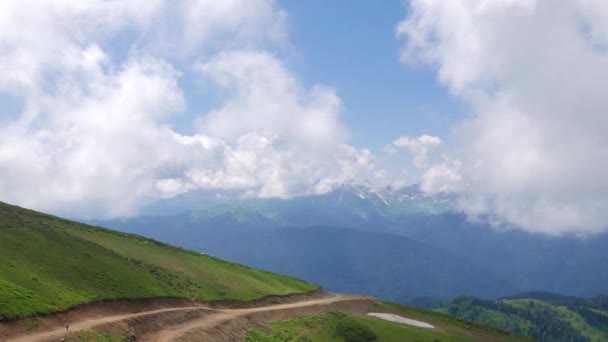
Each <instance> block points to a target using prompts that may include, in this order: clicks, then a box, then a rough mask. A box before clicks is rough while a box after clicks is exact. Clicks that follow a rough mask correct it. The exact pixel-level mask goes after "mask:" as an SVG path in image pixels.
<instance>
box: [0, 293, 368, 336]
mask: <svg viewBox="0 0 608 342" xmlns="http://www.w3.org/2000/svg"><path fill="white" fill-rule="evenodd" d="M371 301H372V300H371V299H370V298H369V297H359V296H349V295H338V294H331V295H328V296H326V297H324V298H316V299H306V300H302V301H298V302H293V303H286V304H276V305H267V306H263V307H255V308H245V309H214V308H211V307H207V306H204V305H200V306H189V307H178V308H164V309H158V310H151V311H144V312H138V313H132V314H121V315H108V316H105V317H99V318H94V319H89V320H83V321H78V322H73V323H70V326H69V328H70V329H69V330H70V336H75V335H77V334H76V333H77V332H79V331H83V330H90V329H93V328H96V327H100V326H104V325H108V324H112V323H116V322H121V321H128V320H133V319H140V320H141V319H145V318H147V317H150V318H152V317H154V316H156V315H159V314H164V313H172V312H173V313H175V312H192V313H196V314H197V315H195V318H193V319H191V320H188V321H186V322H183V323H179V324H175V325H171V326H162V328H159V329H157V331H150V332H148V333H147V334H145V337H144V338H143V339H139V338H138V341H140V340H145V341H175V340H178V339H180V338H183V337H184V336H186V335H187V334H189V333H190V332H192V331H198V332H199V333H201V332H205V331H206V330H208V329H212V328H214V327H215V326H217V325H220V324H222V323H224V322H227V321H232V320H235V319H237V318H239V317H243V316H248V315H257V314H262V315H265V314H268V313H280V312H289V313H290V314H292V313H293V314H294V315H295V314H296V313H297V311H298V310H300V309H307V308H308V309H309V310H304V311H305V312H309V311H311V310H310V309H314V311H328V310H330V309H332V308H333V307H334V306H333V305H336V304H339V303H341V302H361V303H363V302H369V303H371ZM65 336H66V327H65V326H62V327H57V328H56V329H52V330H48V331H44V332H39V333H34V334H30V335H25V336H20V337H16V338H13V339H8V340H7V341H13V342H30V341H31V342H33V341H61V339H62V338H64V337H65ZM192 336H193V335H191V337H190V338H186V339H188V340H192V339H194V338H193V337H192Z"/></svg>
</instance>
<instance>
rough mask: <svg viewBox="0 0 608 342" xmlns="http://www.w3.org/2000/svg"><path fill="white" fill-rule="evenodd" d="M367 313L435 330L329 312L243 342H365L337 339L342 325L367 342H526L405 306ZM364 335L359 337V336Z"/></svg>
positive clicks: (261, 332)
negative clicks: (401, 318) (403, 319)
mask: <svg viewBox="0 0 608 342" xmlns="http://www.w3.org/2000/svg"><path fill="white" fill-rule="evenodd" d="M371 311H379V312H389V313H394V314H398V315H401V316H404V317H407V318H412V319H417V320H421V321H424V322H427V323H430V324H433V325H435V326H436V327H437V329H436V330H429V329H422V328H417V327H413V326H409V325H405V324H400V323H393V322H389V321H384V320H381V319H377V318H373V317H369V316H352V315H346V314H344V313H336V312H331V313H324V314H318V315H312V316H303V317H299V318H295V319H291V320H286V321H280V322H275V323H271V324H270V325H269V328H268V329H267V330H262V329H252V330H250V331H249V332H248V334H247V337H246V341H247V342H279V341H281V342H283V341H290V342H317V341H318V342H322V341H323V342H324V341H328V342H338V341H340V342H343V341H347V342H349V341H365V339H360V340H357V339H347V338H344V337H341V336H338V335H337V327H339V325H340V324H344V323H346V324H347V325H348V326H353V327H363V328H364V329H365V330H368V331H371V332H372V333H373V334H374V335H375V336H376V339H373V340H370V341H386V342H391V341H395V342H397V341H421V342H422V341H433V342H435V341H443V342H448V341H453V342H465V341H528V340H527V339H526V338H523V337H519V336H515V335H513V334H510V333H508V332H504V331H502V330H499V329H495V328H492V327H488V326H484V325H481V324H478V323H472V322H467V321H464V320H459V319H455V318H452V317H449V316H446V315H443V314H440V313H436V312H432V311H427V310H422V309H417V308H412V307H407V306H401V305H396V304H388V303H382V304H377V305H375V307H373V308H372V309H371ZM359 331H363V330H359ZM365 335H366V334H361V336H365Z"/></svg>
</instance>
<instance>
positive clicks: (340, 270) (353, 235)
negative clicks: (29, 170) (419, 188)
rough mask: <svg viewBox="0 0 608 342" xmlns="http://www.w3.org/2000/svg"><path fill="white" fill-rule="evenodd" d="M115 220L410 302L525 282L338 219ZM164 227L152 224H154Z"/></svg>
mask: <svg viewBox="0 0 608 342" xmlns="http://www.w3.org/2000/svg"><path fill="white" fill-rule="evenodd" d="M163 220H165V221H161V222H157V223H156V224H154V223H153V222H152V221H148V220H146V221H145V222H141V221H140V222H138V223H139V224H138V225H134V224H133V222H129V223H127V224H126V225H125V226H114V227H115V228H117V229H121V230H125V231H133V232H134V231H145V232H146V234H147V235H149V236H151V237H153V238H155V239H159V240H162V241H167V242H171V243H177V244H178V245H180V246H182V247H185V248H192V249H196V250H199V251H203V252H205V253H209V254H212V255H216V256H219V257H222V258H227V259H230V260H234V261H237V262H241V263H244V264H246V265H249V266H252V267H260V268H264V269H268V270H270V271H273V272H279V273H284V274H288V275H291V276H294V277H298V278H301V279H308V280H310V281H313V282H316V283H318V284H321V285H322V286H323V287H324V288H325V289H328V290H330V291H334V292H348V293H358V294H367V295H373V296H377V297H379V298H382V299H384V300H389V301H393V302H400V303H407V302H409V301H410V300H412V299H414V298H416V297H421V296H428V297H438V298H444V299H445V298H451V297H454V296H457V295H460V294H465V293H466V294H475V295H479V296H485V297H489V298H493V297H497V296H503V295H507V294H510V293H513V292H516V291H517V290H518V289H517V288H516V287H514V286H512V285H510V284H509V282H508V280H506V279H501V278H498V277H497V276H496V275H494V274H493V272H491V271H489V270H486V269H483V268H481V267H478V266H475V265H474V264H472V263H470V262H469V261H467V260H466V259H464V258H462V257H460V256H457V255H455V254H453V253H450V252H446V251H444V250H441V249H438V248H435V247H433V246H430V245H427V244H424V243H421V242H418V241H416V240H412V239H408V238H405V237H399V236H396V235H393V234H387V233H381V232H370V231H361V230H354V229H347V228H335V227H300V228H294V227H289V228H287V227H283V228H261V227H257V228H252V227H249V226H228V225H224V226H221V228H220V227H219V226H217V225H214V224H212V223H210V224H208V225H201V224H200V222H197V221H194V222H195V223H194V224H193V225H192V226H186V225H182V226H180V225H176V224H175V220H173V221H172V220H170V219H168V218H163ZM152 225H153V226H155V227H158V228H156V229H151V227H152Z"/></svg>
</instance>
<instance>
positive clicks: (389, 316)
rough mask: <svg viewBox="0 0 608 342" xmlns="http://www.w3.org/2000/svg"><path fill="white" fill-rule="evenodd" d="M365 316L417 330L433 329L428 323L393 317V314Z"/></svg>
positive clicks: (373, 313)
mask: <svg viewBox="0 0 608 342" xmlns="http://www.w3.org/2000/svg"><path fill="white" fill-rule="evenodd" d="M367 315H368V316H373V317H376V318H380V319H383V320H386V321H391V322H396V323H403V324H408V325H413V326H415V327H418V328H425V329H435V326H433V325H430V324H428V323H425V322H421V321H417V320H415V319H409V318H405V317H401V316H398V315H394V314H389V313H378V312H370V313H368V314H367Z"/></svg>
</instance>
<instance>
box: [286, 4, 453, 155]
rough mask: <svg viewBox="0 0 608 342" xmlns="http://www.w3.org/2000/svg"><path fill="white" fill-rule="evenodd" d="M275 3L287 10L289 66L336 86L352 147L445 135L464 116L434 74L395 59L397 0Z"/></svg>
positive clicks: (307, 77) (398, 17) (399, 14)
mask: <svg viewBox="0 0 608 342" xmlns="http://www.w3.org/2000/svg"><path fill="white" fill-rule="evenodd" d="M279 3H280V4H281V5H282V6H283V7H284V8H285V9H286V10H287V12H288V13H289V34H290V37H291V41H292V42H293V45H294V49H295V51H296V54H297V58H296V59H295V62H294V63H293V64H294V67H295V69H296V70H297V71H298V73H299V74H300V75H302V78H303V79H304V80H306V82H308V83H319V82H320V83H324V84H328V85H331V86H334V87H336V88H337V91H338V95H339V96H340V97H341V98H342V100H343V101H344V105H345V115H344V121H345V122H346V124H347V126H348V127H349V129H350V131H351V134H352V143H353V144H355V145H357V146H359V147H370V148H380V147H382V146H384V145H385V144H386V143H387V142H388V141H390V139H393V138H397V137H399V136H402V135H406V136H418V135H421V134H432V135H439V136H446V135H447V133H448V132H449V129H450V127H451V125H452V124H453V123H454V122H455V121H457V120H458V119H459V118H460V117H461V116H462V115H463V113H464V109H463V108H461V106H460V104H459V102H458V101H457V100H455V99H453V98H452V97H450V96H449V94H448V92H447V91H446V89H445V87H443V86H441V85H440V84H438V82H437V80H436V75H435V71H434V70H432V69H431V68H428V67H425V66H420V65H419V66H418V67H413V66H411V67H410V66H406V65H404V64H402V63H400V62H399V50H400V46H399V44H398V43H397V39H396V35H395V27H396V26H397V24H398V22H399V21H400V20H402V19H403V17H404V15H405V13H406V9H407V8H406V6H405V5H404V3H403V1H398V0H386V1H366V0H356V1H348V0H336V1H323V0H311V1H297V0H286V1H281V2H279ZM387 140H388V141H387Z"/></svg>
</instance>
